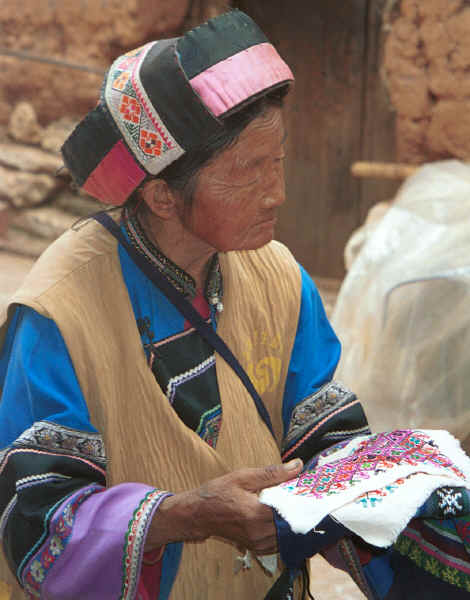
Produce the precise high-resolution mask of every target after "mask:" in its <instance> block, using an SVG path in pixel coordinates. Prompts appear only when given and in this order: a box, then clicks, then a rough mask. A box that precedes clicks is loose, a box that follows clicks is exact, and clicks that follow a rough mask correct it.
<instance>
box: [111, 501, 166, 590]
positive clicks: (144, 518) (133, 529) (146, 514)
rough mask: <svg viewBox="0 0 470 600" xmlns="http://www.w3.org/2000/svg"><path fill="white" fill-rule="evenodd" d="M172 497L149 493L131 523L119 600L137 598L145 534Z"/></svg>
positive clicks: (125, 544) (126, 543)
mask: <svg viewBox="0 0 470 600" xmlns="http://www.w3.org/2000/svg"><path fill="white" fill-rule="evenodd" d="M171 495H172V494H171V493H170V492H166V491H162V490H152V491H150V492H147V494H145V496H144V498H143V499H142V501H141V502H140V504H139V506H138V507H137V508H136V509H135V511H134V514H133V515H132V518H131V519H130V521H129V527H128V529H127V533H126V539H125V542H124V549H123V555H122V571H123V573H122V587H121V595H120V597H119V600H130V599H131V598H134V597H135V591H136V589H137V584H138V581H139V575H140V566H141V563H142V555H143V553H144V541H145V533H146V531H147V529H148V526H149V524H150V519H151V517H152V515H153V514H154V512H155V511H156V510H157V508H158V506H159V505H160V503H161V502H162V500H163V499H164V498H167V497H168V496H171Z"/></svg>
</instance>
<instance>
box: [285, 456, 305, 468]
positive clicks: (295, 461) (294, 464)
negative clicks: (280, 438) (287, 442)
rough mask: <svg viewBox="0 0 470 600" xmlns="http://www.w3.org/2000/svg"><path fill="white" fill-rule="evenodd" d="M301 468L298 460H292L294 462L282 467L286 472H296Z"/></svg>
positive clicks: (300, 462)
mask: <svg viewBox="0 0 470 600" xmlns="http://www.w3.org/2000/svg"><path fill="white" fill-rule="evenodd" d="M301 466H302V461H301V460H300V458H294V460H290V461H289V462H288V463H286V464H285V465H284V467H285V469H286V471H296V470H297V469H299V468H300V467H301Z"/></svg>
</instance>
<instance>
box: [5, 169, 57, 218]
mask: <svg viewBox="0 0 470 600" xmlns="http://www.w3.org/2000/svg"><path fill="white" fill-rule="evenodd" d="M62 185H63V184H62V182H61V181H60V180H58V179H56V178H54V177H51V176H50V175H45V174H43V173H41V174H35V173H22V172H20V171H13V170H11V169H5V168H4V167H1V166H0V200H3V201H4V202H7V203H8V204H10V205H11V206H13V207H15V208H23V207H30V206H34V205H36V204H40V203H42V202H44V201H46V200H47V199H49V198H50V197H51V196H52V195H53V194H54V193H55V192H56V191H57V190H58V189H59V188H60V187H61V186H62Z"/></svg>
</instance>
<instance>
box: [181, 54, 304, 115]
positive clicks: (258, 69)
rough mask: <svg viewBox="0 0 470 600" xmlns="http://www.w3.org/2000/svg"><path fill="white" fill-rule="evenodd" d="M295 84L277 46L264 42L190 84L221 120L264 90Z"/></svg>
mask: <svg viewBox="0 0 470 600" xmlns="http://www.w3.org/2000/svg"><path fill="white" fill-rule="evenodd" d="M293 80H294V76H293V74H292V71H291V70H290V69H289V67H288V66H287V65H286V63H285V62H284V61H283V60H282V58H281V57H280V56H279V54H278V53H277V51H276V49H275V48H274V46H272V45H271V44H269V43H267V42H265V43H263V44H257V45H256V46H252V47H251V48H248V49H247V50H243V51H242V52H239V53H238V54H234V55H233V56H231V57H230V58H227V59H225V60H222V61H220V62H219V63H217V64H215V65H213V66H212V67H210V68H209V69H206V70H205V71H203V72H202V73H199V75H196V77H193V78H192V79H191V80H190V83H191V86H192V88H193V89H194V90H195V91H196V92H197V93H198V94H199V96H200V97H201V99H202V101H203V102H204V104H205V105H206V106H207V108H209V109H210V110H211V111H212V113H213V114H214V115H215V116H216V117H218V116H219V115H222V114H224V113H226V112H227V111H229V110H231V109H232V108H233V107H234V106H237V105H238V104H241V103H242V102H245V100H247V99H248V98H251V97H252V96H255V95H257V94H259V93H260V92H262V91H263V90H266V89H269V88H271V87H273V86H275V85H276V84H279V83H282V82H283V81H286V82H287V81H293Z"/></svg>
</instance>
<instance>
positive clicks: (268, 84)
mask: <svg viewBox="0 0 470 600" xmlns="http://www.w3.org/2000/svg"><path fill="white" fill-rule="evenodd" d="M247 64H249V68H243V67H244V66H245V65H247ZM237 65H238V66H237ZM293 79H294V77H293V75H292V72H291V70H290V69H289V67H288V66H287V65H286V64H285V62H284V61H283V60H282V59H281V57H280V56H279V54H278V53H277V51H276V50H275V48H274V47H273V46H272V45H271V44H270V43H269V42H268V40H267V39H266V36H265V35H264V34H263V32H262V31H261V30H260V29H259V27H258V26H257V25H256V23H254V22H253V20H252V19H251V18H250V17H248V16H247V15H245V14H244V13H242V12H241V11H238V10H233V11H230V12H228V13H226V14H223V15H218V16H217V17H215V18H213V19H211V20H210V21H209V22H208V23H204V24H202V25H200V26H198V27H197V28H195V29H193V30H191V31H189V32H187V33H186V34H185V35H184V36H182V37H179V38H173V39H167V40H157V41H153V42H149V43H147V44H145V45H144V46H141V47H140V48H137V49H135V50H132V51H130V52H127V53H126V54H124V55H122V56H119V57H118V58H117V59H116V60H115V61H114V62H113V64H112V65H111V67H110V69H109V71H108V72H107V74H106V76H105V79H104V82H103V88H102V94H101V98H100V100H99V102H98V105H97V106H96V107H95V108H94V109H93V110H92V111H91V112H90V113H88V115H87V116H86V117H85V118H84V119H83V120H82V121H81V122H80V123H79V124H78V125H77V127H76V128H75V130H74V131H73V132H72V134H71V135H70V136H69V138H68V139H67V140H66V141H65V143H64V145H63V147H62V154H63V156H64V162H65V164H66V165H67V168H68V169H69V171H70V173H71V174H72V176H73V178H74V180H75V181H76V182H77V184H78V185H79V186H81V187H83V188H84V189H85V190H86V191H88V192H89V193H90V194H92V195H93V196H95V197H96V198H98V199H99V200H101V201H102V202H105V203H108V204H114V205H122V204H123V203H124V202H125V200H126V199H127V198H128V197H129V196H130V195H131V194H132V192H133V191H134V190H135V189H136V188H137V187H138V186H139V185H140V184H141V183H142V181H143V180H144V179H145V178H146V177H147V175H157V174H158V173H159V172H161V171H162V170H163V169H165V167H167V166H168V165H170V164H171V163H173V162H174V161H175V160H177V159H178V158H180V157H181V156H182V155H183V154H185V152H187V151H195V152H196V151H197V150H198V149H199V148H200V147H201V145H204V143H205V142H206V141H207V140H208V139H210V137H211V135H214V134H217V133H219V134H220V133H221V132H222V131H223V127H224V125H223V122H222V120H221V119H222V118H223V117H224V116H226V115H228V114H231V113H233V112H237V111H238V110H240V108H242V107H243V106H245V105H246V104H248V103H250V102H254V101H255V100H256V99H258V98H260V97H262V96H264V95H266V94H268V93H269V92H271V91H272V90H273V89H276V88H280V87H286V86H288V85H289V84H290V83H291V82H292V81H293ZM220 101H222V102H220ZM219 117H220V118H219ZM116 180H117V183H118V185H114V183H115V181H116Z"/></svg>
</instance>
